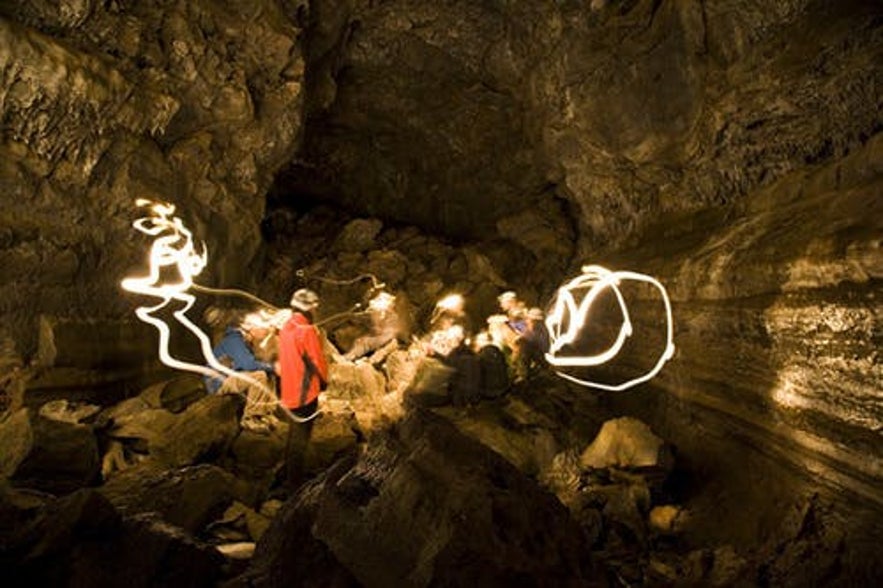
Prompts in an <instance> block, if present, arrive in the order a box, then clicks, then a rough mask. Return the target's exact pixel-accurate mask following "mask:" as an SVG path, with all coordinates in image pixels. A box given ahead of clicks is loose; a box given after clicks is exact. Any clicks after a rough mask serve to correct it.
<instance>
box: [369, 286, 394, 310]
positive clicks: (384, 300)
mask: <svg viewBox="0 0 883 588" xmlns="http://www.w3.org/2000/svg"><path fill="white" fill-rule="evenodd" d="M395 301H396V297H395V296H393V295H392V294H390V293H388V292H383V291H381V292H380V293H378V294H377V296H375V297H374V298H372V299H371V300H369V301H368V308H370V309H371V310H373V311H376V312H386V311H388V310H389V309H391V308H392V305H393V304H394V303H395Z"/></svg>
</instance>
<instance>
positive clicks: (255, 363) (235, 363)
mask: <svg viewBox="0 0 883 588" xmlns="http://www.w3.org/2000/svg"><path fill="white" fill-rule="evenodd" d="M269 333H270V329H269V327H268V326H266V325H264V324H263V323H262V321H261V320H260V315H258V314H257V313H251V314H247V315H245V317H244V318H243V319H242V321H241V322H240V323H239V324H238V325H228V326H227V329H226V330H225V331H224V337H223V338H222V339H221V341H220V342H219V343H218V344H217V345H216V346H215V348H214V349H213V350H212V353H213V354H214V356H215V358H216V359H217V360H218V361H219V362H221V363H222V364H223V365H225V366H226V367H228V368H230V369H231V370H233V371H235V372H265V373H266V374H272V373H273V371H274V370H273V364H271V363H269V362H266V361H260V360H259V359H258V358H256V357H255V354H254V351H253V346H254V345H257V344H260V342H261V341H263V340H264V339H265V338H266V337H267V335H269ZM223 383H224V379H223V378H211V377H208V376H206V378H205V387H206V389H207V390H208V391H209V393H210V394H215V393H216V392H217V391H218V390H219V389H220V388H221V385H222V384H223Z"/></svg>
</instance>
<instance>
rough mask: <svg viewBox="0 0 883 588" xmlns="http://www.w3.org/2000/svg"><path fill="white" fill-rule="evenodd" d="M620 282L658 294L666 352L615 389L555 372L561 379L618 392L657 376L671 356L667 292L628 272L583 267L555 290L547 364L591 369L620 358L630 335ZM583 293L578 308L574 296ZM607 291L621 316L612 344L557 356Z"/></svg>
mask: <svg viewBox="0 0 883 588" xmlns="http://www.w3.org/2000/svg"><path fill="white" fill-rule="evenodd" d="M622 281H637V282H645V283H648V284H650V285H652V286H654V287H655V288H656V289H657V290H659V292H660V294H661V295H662V301H663V303H664V305H665V316H666V342H665V348H664V349H663V351H662V353H661V354H660V356H659V358H658V359H657V361H656V364H655V365H654V366H653V367H652V368H651V369H650V370H649V371H648V372H647V373H645V374H642V375H641V376H639V377H637V378H633V379H631V380H628V381H626V382H623V383H622V384H616V385H611V384H604V383H601V382H594V381H591V380H586V379H582V378H577V377H575V376H572V375H570V374H567V373H565V372H562V371H556V373H557V374H558V375H559V376H561V377H562V378H564V379H566V380H569V381H571V382H575V383H577V384H581V385H583V386H588V387H591V388H598V389H601V390H609V391H621V390H625V389H627V388H631V387H632V386H636V385H638V384H640V383H643V382H646V381H648V380H650V379H651V378H653V377H654V376H656V374H658V373H659V371H660V370H661V369H662V366H663V365H665V362H667V361H668V360H669V359H671V358H672V356H673V355H674V351H675V347H674V342H673V336H674V327H673V320H672V312H671V301H670V300H669V298H668V292H666V290H665V287H664V286H663V285H662V284H661V283H660V282H659V281H658V280H656V279H655V278H653V277H651V276H648V275H645V274H639V273H637V272H630V271H611V270H608V269H607V268H604V267H602V266H600V265H585V266H583V267H582V274H581V275H579V276H577V277H576V278H573V279H572V280H570V281H569V282H567V283H566V284H564V285H563V286H561V287H560V288H558V294H557V295H556V297H555V303H554V305H553V308H552V312H550V313H549V315H548V316H547V318H546V328H547V329H548V331H549V337H550V341H551V344H550V346H549V351H548V353H546V361H547V362H548V363H549V365H552V366H554V367H591V366H598V365H602V364H604V363H607V362H608V361H610V360H612V359H613V358H615V357H616V356H617V355H618V354H619V352H620V351H621V350H622V347H623V346H624V345H625V342H626V339H628V337H630V336H631V335H632V334H633V327H632V322H631V317H630V316H629V311H628V307H627V305H626V302H625V298H624V297H623V295H622V292H621V291H620V289H619V286H620V282H622ZM586 289H588V292H586V293H585V295H584V296H583V298H582V300H581V301H580V302H579V304H577V302H576V297H575V296H574V292H581V291H584V290H586ZM607 289H611V290H612V291H613V294H614V295H615V296H616V301H617V303H618V304H619V310H620V312H621V313H622V323H621V325H620V328H619V332H618V333H617V336H616V339H615V340H614V342H613V344H611V345H610V346H609V347H608V348H607V349H605V350H603V351H601V352H600V353H596V354H594V355H559V352H560V351H561V350H562V349H563V348H565V347H566V346H568V345H573V344H574V343H575V342H576V341H577V339H578V338H579V335H580V332H581V331H582V329H583V327H584V326H585V325H586V324H587V321H588V314H589V310H590V309H591V308H592V305H593V304H594V303H595V301H596V300H597V299H598V296H600V295H601V294H602V293H603V292H604V291H605V290H607Z"/></svg>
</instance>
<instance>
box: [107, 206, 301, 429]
mask: <svg viewBox="0 0 883 588" xmlns="http://www.w3.org/2000/svg"><path fill="white" fill-rule="evenodd" d="M135 204H136V206H139V207H147V208H148V209H149V211H150V215H149V216H147V217H142V218H139V219H137V220H136V221H134V222H133V223H132V226H133V227H134V228H135V229H136V230H138V231H140V232H142V233H144V234H145V235H147V236H149V237H154V240H153V243H152V244H151V246H150V255H149V267H148V273H147V275H146V276H141V277H127V278H125V279H123V280H122V282H121V283H120V285H121V286H122V288H123V289H124V290H126V291H128V292H133V293H135V294H144V295H146V296H152V297H154V298H158V299H159V303H157V304H156V305H154V306H140V307H138V308H136V309H135V315H136V316H137V317H138V318H139V319H141V320H142V321H144V322H145V323H148V324H150V325H153V326H154V327H156V329H157V331H158V332H159V346H158V353H159V359H160V361H162V362H163V363H164V364H165V365H167V366H169V367H171V368H174V369H179V370H184V371H189V372H194V373H197V374H201V375H203V376H209V377H211V378H223V377H225V376H229V377H233V378H236V379H238V380H242V381H244V382H247V383H249V384H251V385H254V386H257V387H259V388H260V389H261V390H262V391H264V392H265V393H267V394H270V395H271V397H274V398H275V396H276V394H275V391H273V390H270V389H269V388H268V387H267V386H265V385H264V384H263V383H261V382H260V381H258V380H255V379H254V378H252V377H250V376H248V375H247V374H245V373H242V372H237V371H234V370H231V369H230V368H228V367H227V366H225V365H224V364H222V363H221V362H219V361H218V360H217V358H216V357H215V354H214V353H213V352H212V344H211V339H209V337H208V335H206V334H205V333H204V332H203V331H202V330H201V329H200V328H199V327H198V326H197V325H196V324H194V323H193V322H192V321H191V320H190V319H189V318H187V311H188V310H190V309H191V308H192V307H193V305H194V303H195V302H196V297H195V296H194V295H193V294H190V293H189V292H188V290H189V289H190V288H192V287H193V286H194V282H193V278H194V277H195V276H197V275H199V273H200V272H201V271H202V270H203V269H204V268H205V266H206V264H207V263H208V253H207V251H206V250H205V244H204V243H203V244H202V245H201V247H200V249H201V251H197V248H196V246H195V245H194V241H193V234H192V233H191V232H190V231H189V230H188V229H187V228H186V227H185V226H184V223H183V222H182V221H181V219H180V218H179V217H177V216H174V214H175V206H174V205H173V204H168V203H162V202H153V201H151V200H147V199H143V198H139V199H138V200H136V201H135ZM164 268H165V269H166V272H163V271H162V270H163V269H164ZM171 271H175V272H176V273H177V275H178V278H179V279H178V281H167V278H166V276H165V274H167V273H169V272H171ZM175 303H180V304H183V306H182V307H181V308H178V309H177V310H174V311H172V316H174V317H175V319H176V320H177V321H178V323H179V324H181V325H182V326H184V328H186V329H187V330H188V331H190V332H191V333H192V334H193V335H194V336H195V337H196V339H197V341H199V348H200V351H201V352H202V356H203V359H205V361H206V363H207V364H208V367H206V366H205V365H200V364H195V363H191V362H187V361H181V360H179V359H176V358H174V357H172V354H171V353H170V352H169V342H170V338H171V329H170V328H169V325H168V324H166V322H165V321H164V320H163V319H162V318H159V317H157V316H155V313H157V312H159V311H160V310H163V309H164V308H167V307H170V306H171V305H172V304H175ZM259 404H261V405H267V404H277V405H278V404H279V402H278V400H274V401H270V402H263V403H259ZM284 412H285V414H286V415H288V416H289V417H290V418H291V419H292V420H293V421H295V422H306V421H308V420H311V418H314V417H315V415H316V414H318V413H315V414H314V415H313V416H311V417H308V418H305V419H304V418H300V417H297V416H295V415H293V414H291V413H290V412H289V411H287V410H285V411H284Z"/></svg>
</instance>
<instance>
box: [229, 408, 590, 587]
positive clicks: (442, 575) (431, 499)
mask: <svg viewBox="0 0 883 588" xmlns="http://www.w3.org/2000/svg"><path fill="white" fill-rule="evenodd" d="M294 545H299V546H300V548H299V549H298V550H296V552H297V553H298V554H299V556H298V557H297V558H293V557H291V553H292V549H294ZM584 549H585V545H584V544H583V535H582V533H581V531H580V530H579V528H578V527H577V526H576V525H575V523H574V522H573V521H572V520H571V519H570V518H569V516H568V515H567V512H566V510H565V509H564V508H563V507H562V506H561V505H560V504H559V503H558V502H557V501H556V500H555V499H554V498H553V497H552V496H551V495H549V494H547V493H546V492H544V491H543V490H541V489H540V488H539V487H538V486H536V484H535V483H534V482H532V481H531V480H530V479H528V478H526V477H525V476H523V475H522V474H521V473H519V472H518V471H517V470H516V469H514V468H513V467H512V466H511V465H509V464H508V463H506V462H505V461H503V460H502V459H501V458H499V457H498V456H496V455H495V454H494V453H493V452H491V451H489V450H487V449H485V448H484V447H482V446H481V445H480V444H477V443H475V442H474V441H472V440H470V439H469V438H467V437H464V436H463V435H462V434H460V433H458V432H457V431H456V429H455V428H453V427H452V426H451V425H450V424H448V423H447V422H445V421H444V420H443V419H441V418H440V417H438V416H434V415H431V414H429V413H427V412H425V411H422V410H418V411H413V412H412V413H410V414H409V416H408V417H407V418H406V419H405V421H403V422H402V423H401V424H400V425H399V426H398V427H396V428H395V430H394V431H393V432H392V433H391V434H389V435H386V436H382V437H378V438H375V439H372V443H371V444H369V446H368V447H367V449H366V451H365V452H364V453H363V454H362V456H361V457H360V458H359V459H358V460H356V461H353V460H351V461H349V462H343V461H342V462H339V463H338V464H337V465H336V466H335V467H334V468H332V469H331V470H329V471H328V472H326V474H325V475H323V476H322V477H320V478H319V479H317V481H316V482H315V483H313V484H310V485H308V486H306V487H304V489H303V490H302V491H301V493H300V494H299V495H298V496H296V497H293V498H292V499H291V500H290V501H289V502H288V503H287V504H286V505H285V507H284V508H283V511H282V512H281V513H280V514H279V516H278V517H277V518H276V519H274V521H273V523H272V524H271V526H270V529H269V530H268V531H267V533H266V534H265V535H264V537H263V539H262V540H261V541H260V543H259V544H258V548H257V550H256V552H255V556H254V558H253V560H252V566H251V568H250V570H249V572H248V573H247V574H246V576H245V578H247V579H248V581H251V582H253V585H258V586H273V585H281V584H282V583H284V582H295V583H299V582H300V580H299V579H297V578H298V576H297V570H298V569H303V568H304V567H305V566H313V565H316V564H317V563H318V562H327V561H329V560H331V561H336V562H339V564H334V565H333V566H329V567H330V568H331V569H336V568H339V566H341V565H342V566H343V567H344V568H345V569H346V570H347V571H348V572H349V573H350V574H352V576H353V577H354V578H355V579H356V580H357V582H358V583H359V584H362V585H365V586H390V585H408V586H426V585H504V584H506V585H512V584H522V585H524V584H532V583H537V582H541V583H548V584H549V585H559V586H562V585H573V586H577V585H580V586H591V585H605V584H606V582H605V581H604V579H603V578H602V577H601V576H598V575H596V573H595V570H594V568H593V564H592V563H591V560H590V559H589V557H588V554H587V553H586V551H584ZM327 569H328V568H326V570H325V573H328V572H327ZM319 573H320V574H322V575H320V576H319V577H320V578H323V577H326V575H325V573H323V572H319ZM245 578H244V579H245ZM244 579H243V580H244ZM303 582H304V584H307V583H308V582H309V580H307V579H304V581H303Z"/></svg>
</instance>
